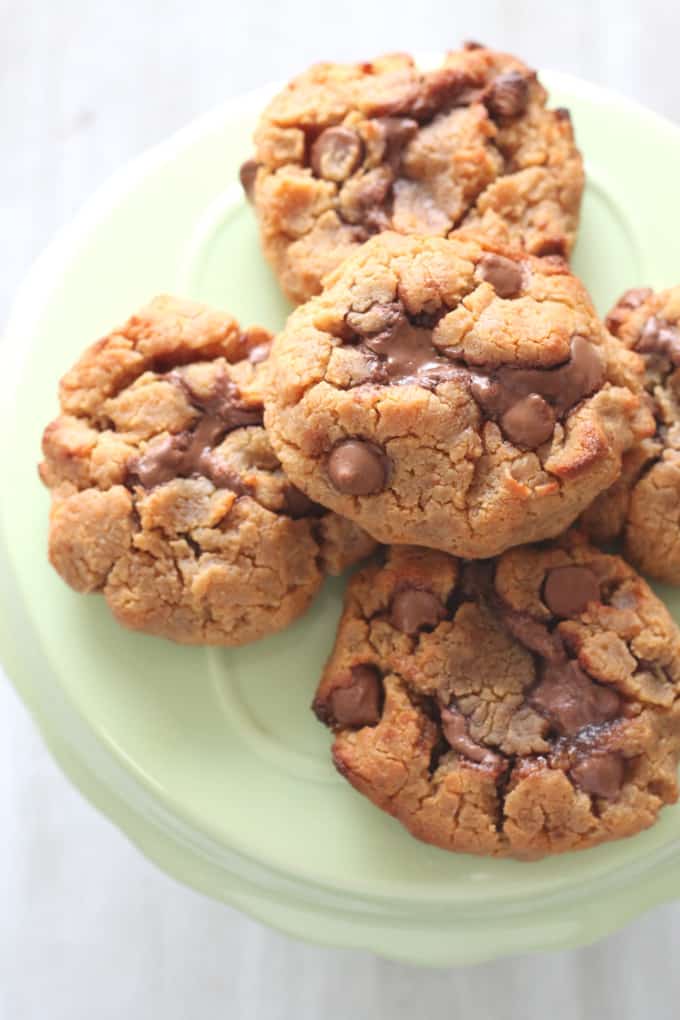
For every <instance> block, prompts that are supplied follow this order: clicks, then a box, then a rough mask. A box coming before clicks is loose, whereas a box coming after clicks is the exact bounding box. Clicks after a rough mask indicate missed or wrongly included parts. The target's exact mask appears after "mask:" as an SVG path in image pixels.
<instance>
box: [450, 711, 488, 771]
mask: <svg viewBox="0 0 680 1020" xmlns="http://www.w3.org/2000/svg"><path fill="white" fill-rule="evenodd" d="M441 720H442V732H443V734H444V736H445V738H446V740H447V741H448V742H449V744H450V745H451V747H452V748H453V750H454V751H457V752H458V753H459V754H462V755H464V756H465V757H466V758H470V759H471V760H472V761H476V762H478V763H479V764H489V765H491V764H494V763H495V762H496V761H497V760H498V755H497V754H494V752H493V751H490V750H489V749H488V748H487V747H484V746H483V745H482V744H478V743H476V742H475V741H474V740H473V739H472V737H471V736H470V734H469V733H468V731H467V722H466V720H465V716H464V715H462V713H461V712H458V711H457V710H456V709H452V708H443V709H442V714H441Z"/></svg>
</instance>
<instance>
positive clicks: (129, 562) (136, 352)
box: [40, 297, 374, 645]
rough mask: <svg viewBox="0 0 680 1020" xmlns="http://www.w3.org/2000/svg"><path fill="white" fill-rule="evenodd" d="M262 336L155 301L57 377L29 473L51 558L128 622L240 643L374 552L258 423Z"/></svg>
mask: <svg viewBox="0 0 680 1020" xmlns="http://www.w3.org/2000/svg"><path fill="white" fill-rule="evenodd" d="M270 341H271V337H270V335H269V334H268V333H267V332H266V331H265V330H262V329H259V328H252V329H248V330H245V331H242V330H240V329H239V327H238V324H237V323H236V322H235V320H234V319H233V318H231V316H229V315H226V314H224V313H222V312H218V311H212V310H210V309H208V308H205V307H203V306H202V305H198V304H196V303H194V302H190V301H180V300H177V299H175V298H170V297H161V298H157V299H156V300H155V301H153V302H152V303H151V304H150V305H149V306H148V307H147V308H145V309H143V310H142V311H141V312H140V313H139V314H138V315H135V316H133V317H132V318H131V319H130V320H129V321H128V322H127V323H126V324H125V325H124V326H123V327H122V328H121V329H120V330H116V331H114V332H112V333H111V334H110V335H109V336H106V337H104V339H102V340H100V341H99V342H98V343H96V344H94V345H93V346H92V347H90V348H89V350H87V351H86V352H85V353H84V355H83V356H82V357H81V358H80V360H79V361H78V362H77V364H76V365H75V367H74V368H73V369H72V370H71V371H70V372H68V373H67V374H66V375H65V376H64V378H63V379H62V382H61V387H60V400H61V414H60V416H59V417H58V418H57V419H56V420H55V421H53V422H52V423H51V424H50V425H48V426H47V428H46V430H45V433H44V437H43V452H44V457H45V459H44V461H43V463H42V464H41V465H40V474H41V477H42V480H43V481H44V483H45V485H47V486H48V488H49V489H50V490H51V495H52V510H51V516H50V531H49V556H50V560H51V562H52V564H53V566H54V567H55V568H56V570H57V571H58V572H59V574H60V575H61V576H62V577H63V579H64V580H65V581H66V582H67V583H68V584H70V585H71V587H73V588H75V589H76V590H77V591H82V592H102V593H103V594H104V596H105V598H106V601H107V602H108V604H109V606H110V608H111V610H112V611H113V613H114V615H115V616H116V618H117V619H118V620H119V621H120V622H121V623H123V624H125V625H126V626H128V627H132V628H133V629H135V630H142V631H146V632H147V633H150V634H157V635H161V636H163V637H167V638H171V639H172V640H175V641H181V642H186V643H189V644H202V643H206V644H216V645H242V644H245V643H246V642H248V641H253V640H255V639H256V638H259V637H262V636H264V635H265V634H269V633H271V632H273V631H277V630H280V629H281V628H283V627H285V626H286V625H287V624H289V623H290V622H291V621H292V620H293V619H295V617H297V616H299V615H300V614H301V613H302V612H304V610H305V609H306V608H307V607H308V605H309V603H310V602H311V600H312V598H313V596H314V594H315V592H316V590H317V589H318V587H319V586H320V584H321V582H322V580H323V577H324V574H325V573H326V572H331V573H339V572H340V571H342V569H343V568H344V567H345V566H346V565H348V564H350V563H352V562H355V561H356V560H357V559H359V558H360V557H362V556H364V555H366V554H367V553H368V552H370V551H371V550H372V548H373V547H374V543H373V542H372V541H371V540H370V539H369V538H368V537H367V536H366V535H364V534H363V533H362V532H361V531H360V530H359V529H358V528H357V527H356V526H355V525H353V524H351V523H350V522H348V521H345V520H342V519H341V518H339V517H337V516H336V515H335V514H329V513H326V512H325V511H324V510H323V509H322V508H321V507H318V506H315V505H314V504H313V503H312V502H311V501H310V500H309V499H307V497H306V496H304V495H303V494H302V493H301V492H299V491H298V490H297V489H296V488H295V487H294V486H293V485H291V484H290V482H288V480H287V479H286V478H285V477H284V475H283V472H282V471H281V466H280V464H279V462H278V460H277V458H276V456H275V454H274V452H273V450H272V448H271V446H270V444H269V441H268V439H267V435H266V433H265V431H264V428H263V427H262V398H261V387H262V377H263V374H264V368H263V366H264V363H265V362H266V358H267V356H268V354H269V347H270Z"/></svg>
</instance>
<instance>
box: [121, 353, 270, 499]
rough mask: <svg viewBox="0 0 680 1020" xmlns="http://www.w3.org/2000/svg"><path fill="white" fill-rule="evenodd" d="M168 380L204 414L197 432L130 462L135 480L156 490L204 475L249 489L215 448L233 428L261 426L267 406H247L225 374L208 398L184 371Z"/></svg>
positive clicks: (158, 444)
mask: <svg viewBox="0 0 680 1020" xmlns="http://www.w3.org/2000/svg"><path fill="white" fill-rule="evenodd" d="M167 378H168V379H169V380H170V381H171V382H172V383H173V384H174V385H175V386H177V387H178V388H180V389H181V390H182V391H183V392H184V393H185V395H186V396H187V398H188V400H189V401H190V402H191V404H192V405H193V406H194V407H195V408H196V409H197V410H199V411H200V412H201V415H200V417H199V418H198V420H197V422H196V424H195V425H194V427H193V428H192V429H187V430H185V431H184V432H181V433H179V434H178V435H174V436H167V437H165V438H164V439H162V440H160V441H157V442H154V443H150V444H149V446H148V447H147V449H146V450H145V452H144V453H143V454H142V455H141V456H140V457H136V458H134V459H133V460H131V461H130V463H129V466H128V471H129V473H130V476H131V478H132V479H133V481H137V482H139V484H141V485H143V486H144V487H145V488H153V487H154V486H155V485H161V484H163V483H164V482H169V481H171V480H172V479H173V478H190V477H191V476H192V475H202V476H203V477H204V478H209V479H210V481H211V482H212V483H213V485H215V486H216V487H217V488H228V489H232V490H233V491H235V492H239V493H241V492H243V491H245V487H244V485H243V483H242V482H241V480H240V479H239V478H238V476H236V475H235V474H234V472H233V471H231V470H230V469H228V468H226V467H225V466H224V465H222V464H221V463H220V461H219V460H218V459H217V458H216V457H215V456H213V454H212V450H213V448H214V447H215V446H217V445H218V444H219V443H220V442H221V441H222V440H223V439H224V437H225V436H226V435H227V433H229V432H232V431H233V430H234V429H236V428H243V427H247V426H252V425H261V424H262V407H261V406H260V405H248V404H245V403H244V402H243V401H242V400H241V395H240V393H239V390H238V388H237V387H236V386H235V385H234V384H233V383H232V382H231V380H230V379H229V378H228V377H227V376H226V374H225V375H220V376H219V377H218V379H217V380H216V382H215V386H214V388H213V390H212V391H211V392H210V393H209V394H207V395H201V394H199V393H197V392H196V391H194V390H193V389H192V388H191V386H190V385H189V383H188V382H187V380H186V378H185V377H184V376H183V375H182V374H181V373H180V372H171V373H170V374H169V375H168V377H167Z"/></svg>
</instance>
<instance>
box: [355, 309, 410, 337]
mask: <svg viewBox="0 0 680 1020" xmlns="http://www.w3.org/2000/svg"><path fill="white" fill-rule="evenodd" d="M404 317H405V314H404V306H403V305H402V304H401V303H400V302H399V301H376V302H375V303H374V304H372V305H371V306H370V308H367V309H366V311H363V312H356V311H350V312H348V313H347V315H346V316H345V322H346V323H347V325H348V326H349V328H350V329H351V330H352V331H353V332H354V333H358V335H359V336H361V337H367V336H377V335H378V334H379V333H384V332H391V331H393V330H394V329H396V327H397V326H398V325H399V324H400V323H401V322H403V321H404Z"/></svg>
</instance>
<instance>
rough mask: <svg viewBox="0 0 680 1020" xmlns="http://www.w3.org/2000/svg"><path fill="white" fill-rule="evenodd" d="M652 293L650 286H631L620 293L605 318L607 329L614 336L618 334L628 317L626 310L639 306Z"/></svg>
mask: <svg viewBox="0 0 680 1020" xmlns="http://www.w3.org/2000/svg"><path fill="white" fill-rule="evenodd" d="M652 294H653V291H652V289H651V287H631V289H630V290H627V291H626V292H625V293H624V294H622V295H621V297H620V298H619V300H618V301H617V302H616V304H615V305H614V307H613V308H612V310H611V312H610V313H609V315H608V316H607V318H606V319H605V324H606V326H607V329H608V330H609V331H610V332H611V333H613V334H614V336H618V334H619V330H620V329H621V326H622V325H623V323H624V322H625V321H626V319H627V318H628V312H629V311H631V310H634V309H636V308H639V307H640V305H642V304H644V302H645V301H646V300H647V298H649V297H651V296H652Z"/></svg>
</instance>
